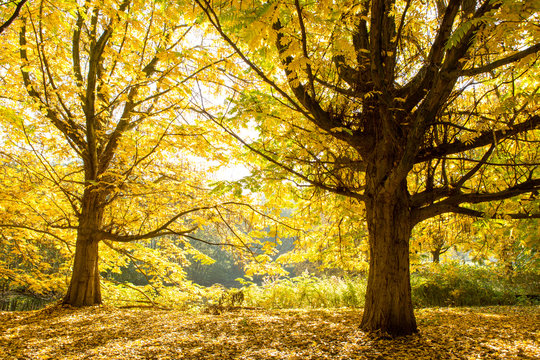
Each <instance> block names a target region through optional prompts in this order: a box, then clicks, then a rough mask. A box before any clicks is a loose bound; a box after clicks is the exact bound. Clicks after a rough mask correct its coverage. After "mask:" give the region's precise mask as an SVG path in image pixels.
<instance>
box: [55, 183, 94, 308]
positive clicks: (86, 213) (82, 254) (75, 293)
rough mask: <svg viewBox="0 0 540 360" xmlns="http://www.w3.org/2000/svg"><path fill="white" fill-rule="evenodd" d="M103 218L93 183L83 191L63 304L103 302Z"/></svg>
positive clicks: (78, 305)
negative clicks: (101, 243) (101, 233)
mask: <svg viewBox="0 0 540 360" xmlns="http://www.w3.org/2000/svg"><path fill="white" fill-rule="evenodd" d="M102 221H103V205H102V203H101V201H100V196H99V191H98V190H97V189H95V188H94V189H93V187H92V186H90V187H87V188H86V189H85V191H84V194H83V199H82V211H81V214H80V215H79V226H78V229H77V243H76V246H75V260H74V263H73V273H72V275H71V281H70V284H69V288H68V291H67V294H66V296H65V297H64V299H63V303H64V304H68V305H71V306H76V307H81V306H91V305H98V304H101V302H102V300H101V288H100V281H99V267H98V262H99V261H98V260H99V252H98V246H99V240H100V239H99V237H98V235H97V234H98V232H97V230H99V229H100V228H101V225H102Z"/></svg>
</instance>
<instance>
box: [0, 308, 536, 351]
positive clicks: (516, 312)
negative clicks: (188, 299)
mask: <svg viewBox="0 0 540 360" xmlns="http://www.w3.org/2000/svg"><path fill="white" fill-rule="evenodd" d="M361 315H362V313H361V311H357V310H310V311H305V310H294V311H292V310H286V311H262V310H260V311H259V310H242V311H237V312H227V313H224V314H221V315H208V314H198V313H195V314H193V313H186V312H178V311H162V310H148V309H116V308H110V307H106V306H105V307H92V308H86V309H73V308H59V307H56V308H49V309H44V310H41V311H33V312H14V313H8V312H0V359H406V358H413V359H539V358H540V307H539V306H524V307H489V308H444V309H419V310H417V312H416V315H417V320H418V325H419V329H420V332H419V333H418V334H416V335H412V336H407V337H402V338H395V339H392V338H388V337H384V336H377V335H374V334H366V333H364V332H363V331H361V330H359V328H358V324H359V323H360V319H361Z"/></svg>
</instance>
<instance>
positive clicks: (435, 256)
mask: <svg viewBox="0 0 540 360" xmlns="http://www.w3.org/2000/svg"><path fill="white" fill-rule="evenodd" d="M431 261H432V262H433V263H434V264H439V263H440V262H441V250H440V249H439V248H437V249H435V250H432V251H431Z"/></svg>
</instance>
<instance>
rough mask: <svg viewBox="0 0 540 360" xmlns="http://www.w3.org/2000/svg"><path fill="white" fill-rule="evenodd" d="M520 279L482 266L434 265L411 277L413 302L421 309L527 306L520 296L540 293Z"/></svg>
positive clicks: (518, 276) (517, 276)
mask: <svg viewBox="0 0 540 360" xmlns="http://www.w3.org/2000/svg"><path fill="white" fill-rule="evenodd" d="M528 275H530V274H528ZM521 276H525V275H524V274H521ZM521 276H520V274H517V275H515V277H513V278H512V279H509V278H506V277H504V276H501V275H500V274H498V272H497V271H496V269H493V268H489V267H483V266H474V265H460V264H457V263H448V264H444V265H435V264H432V265H429V266H426V267H424V268H422V269H420V270H418V271H416V272H415V273H413V274H412V276H411V287H412V294H413V303H414V304H415V306H419V307H428V306H484V305H517V304H520V303H524V301H523V300H519V299H520V296H522V295H530V294H535V293H536V292H537V291H538V289H534V288H531V287H530V285H527V284H525V283H520V282H519V279H520V278H521ZM537 281H538V277H537ZM533 283H534V282H533ZM536 283H538V282H536Z"/></svg>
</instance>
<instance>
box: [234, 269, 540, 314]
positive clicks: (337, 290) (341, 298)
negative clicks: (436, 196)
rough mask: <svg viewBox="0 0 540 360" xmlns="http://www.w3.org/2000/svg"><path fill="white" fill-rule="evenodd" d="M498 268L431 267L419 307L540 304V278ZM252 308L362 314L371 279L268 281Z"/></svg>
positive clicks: (421, 278) (251, 292)
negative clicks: (337, 310) (347, 309)
mask: <svg viewBox="0 0 540 360" xmlns="http://www.w3.org/2000/svg"><path fill="white" fill-rule="evenodd" d="M502 273H503V272H499V271H497V268H492V267H486V266H475V265H463V264H459V263H455V262H454V263H448V264H443V265H437V264H430V265H426V266H425V267H423V268H420V269H418V270H416V271H415V272H413V273H412V274H411V288H412V297H413V303H414V305H415V306H416V307H431V306H488V305H530V304H538V303H540V296H539V294H540V288H539V287H540V275H539V274H534V273H515V274H514V275H513V276H512V277H511V278H508V277H505V276H504V275H501V274H502ZM244 294H245V297H246V305H248V306H257V307H263V308H269V309H284V308H340V307H350V308H359V307H363V306H364V298H365V294H366V279H365V278H362V277H344V278H342V277H336V276H330V277H322V278H319V277H315V276H313V275H309V274H307V273H305V274H303V275H301V276H299V277H294V278H281V279H277V280H272V281H269V280H267V281H265V282H264V283H263V284H262V285H260V286H258V285H255V284H251V285H249V286H247V287H245V288H244Z"/></svg>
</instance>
